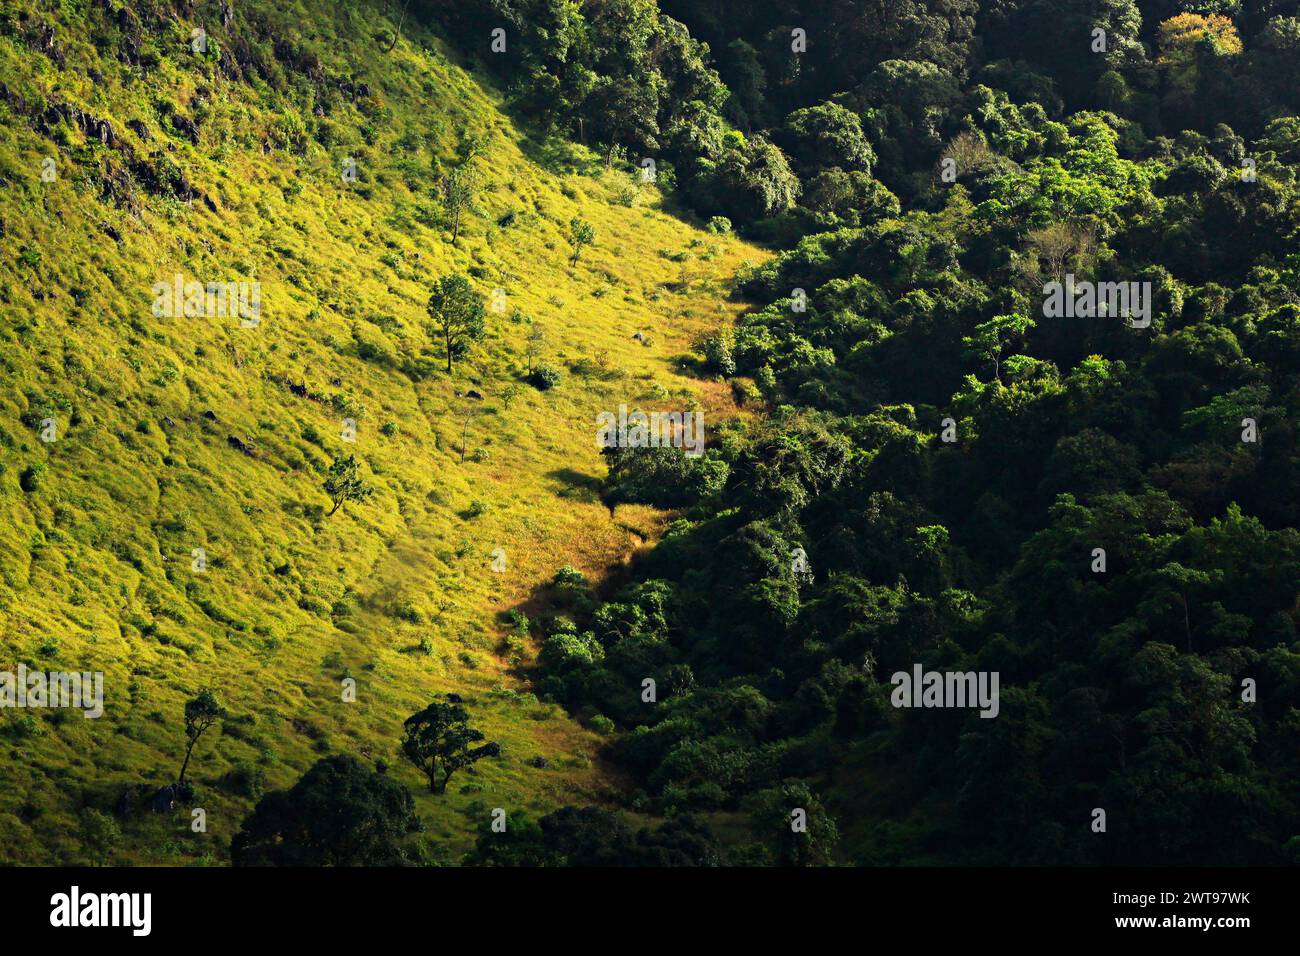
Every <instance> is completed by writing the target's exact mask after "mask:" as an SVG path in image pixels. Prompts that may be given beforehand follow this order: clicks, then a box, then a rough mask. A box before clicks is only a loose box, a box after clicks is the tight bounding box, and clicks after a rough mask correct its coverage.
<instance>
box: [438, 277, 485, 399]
mask: <svg viewBox="0 0 1300 956" xmlns="http://www.w3.org/2000/svg"><path fill="white" fill-rule="evenodd" d="M428 310H429V318H430V319H431V320H432V322H431V324H430V326H429V329H428V332H429V335H430V336H431V337H434V336H436V337H439V338H441V339H442V341H443V345H444V346H445V348H446V349H447V374H449V375H450V374H451V363H452V360H453V359H454V358H458V357H460V356H462V355H464V354H465V353H466V352H468V351H469V343H471V342H477V341H479V340H480V339H482V338H483V336H484V335H486V334H487V327H486V325H485V324H484V322H483V297H482V296H481V295H479V294H478V293H477V292H475V291H474V287H473V286H472V285H470V283H469V280H468V279H466V278H465V277H464V276H463V275H460V274H459V273H454V272H453V273H451V274H450V275H445V276H443V277H442V278H441V279H439V280H438V281H437V283H436V284H435V285H434V287H433V292H432V294H431V295H430V296H429V305H428Z"/></svg>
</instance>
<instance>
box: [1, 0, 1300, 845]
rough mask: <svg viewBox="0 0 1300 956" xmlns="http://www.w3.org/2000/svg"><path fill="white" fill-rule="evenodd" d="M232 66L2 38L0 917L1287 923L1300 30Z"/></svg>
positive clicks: (840, 10)
mask: <svg viewBox="0 0 1300 956" xmlns="http://www.w3.org/2000/svg"><path fill="white" fill-rule="evenodd" d="M46 7H49V8H50V9H46ZM273 7H274V5H269V4H253V3H249V4H242V3H240V4H234V3H226V2H207V0H179V2H174V3H173V2H166V0H147V2H142V3H140V4H135V5H127V4H122V3H119V2H118V0H84V2H83V0H64V2H63V3H61V4H57V3H56V4H26V3H19V2H16V0H0V69H3V70H4V73H3V75H2V76H0V118H2V119H3V121H4V122H3V126H2V127H0V186H3V188H4V192H3V193H2V194H0V200H2V201H3V206H2V207H0V239H3V240H4V256H3V260H4V261H3V269H4V273H3V275H2V276H0V302H3V304H4V306H5V307H6V310H7V311H8V312H10V313H12V315H13V316H14V318H13V320H12V321H8V320H7V321H6V323H5V325H4V327H3V328H2V329H0V337H2V338H3V341H4V343H5V352H6V353H7V354H6V355H4V356H0V368H2V369H3V371H4V373H5V374H6V378H7V383H6V385H5V388H4V390H3V393H2V394H0V406H2V407H3V411H4V421H3V422H2V423H0V446H3V450H4V456H5V461H4V462H0V504H2V506H3V511H4V514H6V515H7V516H8V517H9V519H10V520H9V523H10V524H11V525H12V528H11V529H9V530H6V531H4V532H3V533H0V624H2V625H3V627H4V631H5V639H6V641H7V642H8V643H7V646H6V650H7V651H8V652H9V656H10V657H11V658H12V659H13V660H14V662H15V663H16V664H17V663H22V664H23V666H24V667H30V668H32V669H35V668H36V667H38V666H40V663H41V662H42V661H49V662H56V663H57V662H60V661H62V662H64V663H66V664H70V663H71V661H72V659H73V654H72V652H73V651H74V650H75V651H76V652H77V653H78V654H79V655H81V656H80V657H78V658H77V660H82V659H85V658H94V659H95V660H100V661H102V660H109V662H110V664H111V666H107V665H106V666H105V669H107V670H108V671H109V673H108V678H109V680H108V684H109V686H110V688H119V690H118V691H116V693H117V696H116V697H114V696H113V693H112V692H111V693H110V694H109V695H108V698H107V699H108V704H109V706H108V708H107V712H108V718H107V720H106V721H104V724H103V725H96V727H95V728H91V729H88V728H86V727H83V726H82V722H81V721H80V718H77V719H74V720H71V721H65V720H64V719H63V717H62V715H58V716H57V717H47V718H45V719H42V720H37V719H36V718H33V717H31V716H30V715H24V716H23V717H21V718H19V717H16V716H15V715H5V720H4V721H3V722H0V738H3V751H0V756H4V757H5V759H7V760H9V761H11V762H12V766H13V768H14V773H13V780H12V786H11V788H10V790H11V791H12V792H10V793H8V794H5V793H0V838H2V839H3V842H4V843H5V845H6V846H7V847H8V848H9V849H8V850H7V851H6V855H5V861H6V862H12V861H13V860H15V859H22V858H25V859H28V860H29V861H30V860H31V859H33V858H36V857H37V855H38V854H44V853H47V852H48V853H49V854H50V857H51V858H54V859H61V860H64V861H77V862H81V861H84V860H86V859H90V860H93V861H95V862H115V861H116V862H122V861H124V860H129V861H138V860H164V861H167V862H177V861H180V860H186V861H189V862H198V863H205V864H209V863H225V862H230V863H233V864H235V865H358V864H369V865H396V864H438V865H444V864H466V865H498V866H607V865H625V866H676V865H686V866H719V865H722V866H773V865H779V866H821V865H858V866H876V865H1043V864H1057V865H1102V864H1121V865H1197V864H1219V865H1246V864H1250V865H1261V864H1265V865H1277V864H1296V863H1300V823H1297V821H1298V820H1300V746H1297V744H1300V636H1298V634H1297V627H1298V625H1300V531H1297V525H1298V524H1300V496H1298V495H1297V489H1300V432H1298V430H1297V424H1296V423H1297V417H1298V416H1300V0H1203V2H1197V0H1150V2H1147V0H879V2H865V0H819V2H815V3H814V2H809V3H795V2H786V0H764V2H748V0H744V2H742V0H658V2H656V0H396V2H393V3H370V2H360V0H358V2H351V3H339V4H326V5H325V6H324V7H321V6H319V5H316V4H315V3H314V0H294V3H293V4H292V5H291V8H290V7H287V8H286V9H285V10H284V11H279V12H276V11H275V10H274V9H273ZM38 8H39V9H38ZM299 21H301V23H299ZM198 23H202V24H204V25H205V26H204V29H203V30H197V28H196V32H195V33H193V34H191V29H190V28H191V25H192V24H198ZM299 26H301V32H296V31H298V28H299ZM200 35H201V36H200ZM191 36H195V37H199V39H194V40H193V41H191ZM200 40H201V49H200V46H199V45H198V44H200ZM191 42H192V43H193V44H195V45H193V46H191ZM192 53H193V55H192ZM106 75H107V78H106ZM516 131H517V132H516ZM46 153H48V154H49V155H50V156H51V157H57V162H56V160H55V159H54V158H50V159H49V160H48V163H49V164H51V165H49V166H48V168H47V167H45V166H43V165H41V162H42V161H41V157H42V156H44V155H45V154H46ZM340 162H341V163H342V166H341V169H342V174H341V175H340V173H339V170H340ZM56 168H57V169H58V170H60V173H59V175H60V176H62V177H63V178H62V179H59V178H57V177H55V176H53V175H51V176H50V177H47V178H45V179H44V180H43V182H44V183H45V185H44V186H42V185H41V184H40V182H41V181H40V180H38V178H37V177H38V174H39V171H40V170H42V169H44V170H45V171H50V170H54V169H56ZM69 168H71V169H72V170H73V173H72V174H71V175H69V174H67V173H64V172H62V171H63V170H66V169H69ZM34 171H35V172H34ZM349 177H350V178H349ZM46 187H48V188H46ZM42 190H45V191H43V192H42ZM59 190H65V191H64V192H59ZM647 196H649V197H651V198H647ZM51 197H53V198H51ZM52 203H53V205H52ZM56 222H57V223H60V227H59V228H60V229H61V230H62V233H61V235H63V236H64V237H65V238H62V239H57V240H56V239H52V238H50V235H51V230H52V228H53V227H52V223H56ZM64 223H66V226H65V225H63V224H64ZM66 236H74V237H75V239H74V240H67V239H66ZM64 241H68V242H74V241H75V243H77V244H76V245H71V244H70V245H59V244H58V243H60V242H64ZM155 266H157V267H158V268H162V267H163V266H165V267H166V274H167V275H170V274H171V271H172V270H173V268H174V270H175V272H176V274H177V279H176V282H177V283H178V286H177V291H178V296H179V290H180V285H179V284H180V282H181V278H180V272H181V270H182V268H191V269H193V270H194V271H195V273H196V274H203V275H221V276H223V277H225V276H227V274H238V275H240V276H243V275H245V274H248V275H253V274H257V275H260V276H262V277H263V279H264V281H265V283H266V286H267V290H268V292H267V300H268V303H269V305H268V313H267V314H268V316H271V317H272V318H270V319H268V321H267V322H266V323H265V327H266V328H265V330H264V332H265V335H266V338H262V339H257V338H252V337H245V338H243V339H238V338H236V336H237V335H239V334H240V333H239V332H238V331H237V330H235V328H234V327H235V323H227V325H226V327H225V328H224V329H216V330H215V331H214V330H212V329H211V328H208V327H203V329H202V330H201V331H195V330H194V327H186V326H182V325H180V323H177V322H172V323H171V324H168V323H167V322H165V321H163V315H162V313H161V312H160V311H159V310H158V308H157V307H155V309H154V311H153V313H152V317H150V316H149V311H148V305H147V300H146V299H145V298H142V291H143V290H146V289H149V288H150V287H151V285H152V283H153V282H154V281H155V280H157V279H158V276H157V275H155V274H153V272H152V271H151V270H153V269H154V268H155ZM202 270H207V271H202ZM167 281H168V282H169V281H170V279H168V280H167ZM223 281H225V280H224V278H223ZM164 288H165V289H166V288H167V283H166V282H164ZM124 290H125V291H124ZM168 294H170V293H168ZM178 301H179V299H178ZM507 301H508V303H509V304H508V305H507V304H506V303H507ZM521 304H522V305H521ZM498 305H499V306H500V307H499V308H498ZM83 309H85V310H86V311H84V312H83ZM182 311H183V310H182ZM187 315H188V314H182V315H181V316H180V318H182V319H183V318H185V317H187ZM166 317H167V318H175V316H172V315H170V314H168V315H167V316H166ZM277 323H278V324H277ZM259 334H261V333H259ZM277 336H278V338H277ZM249 343H252V344H249ZM92 347H94V348H96V349H98V351H90V349H91V348H92ZM101 347H102V348H101ZM20 383H21V385H20ZM20 391H21V393H22V394H20ZM701 396H703V397H701ZM620 402H622V403H623V404H630V405H631V407H632V408H633V409H634V410H644V411H646V412H649V411H651V410H667V409H669V408H670V407H672V408H679V407H683V406H686V407H691V408H699V407H706V408H707V412H708V417H707V425H706V427H707V431H706V435H707V440H706V442H705V445H704V449H703V453H702V454H698V455H697V454H684V453H683V449H682V447H680V444H679V445H677V446H674V445H672V444H667V443H666V444H663V445H660V446H658V447H635V445H636V443H631V445H628V444H626V443H623V444H619V443H614V444H611V445H610V446H608V447H604V448H603V449H593V448H592V447H591V446H592V443H591V440H590V438H591V435H592V433H593V432H594V431H595V428H594V426H593V425H592V424H591V423H592V418H593V416H599V414H601V413H602V412H603V413H607V414H612V413H608V412H607V411H606V410H607V409H609V408H611V407H613V408H617V407H619V403H620ZM702 403H703V405H702ZM338 420H341V421H342V422H343V423H344V425H343V438H342V441H344V442H348V443H350V444H347V445H340V444H338V439H336V438H334V433H335V431H336V430H337V428H338V424H337V421H338ZM596 420H597V421H599V418H598V417H597V419H596ZM358 422H359V423H360V424H359V425H358ZM381 422H382V424H381ZM348 423H351V424H350V425H349V424H348ZM54 427H57V428H58V429H63V430H64V431H63V432H60V435H63V434H64V432H66V436H67V437H66V438H63V437H61V438H60V443H59V444H56V443H54V442H53V440H52V439H46V438H41V439H39V440H38V439H37V438H36V437H34V436H35V435H37V434H38V433H41V432H42V430H46V431H48V430H49V429H51V428H54ZM349 428H351V430H352V431H351V434H349V433H348V429H349ZM358 428H359V429H360V433H361V436H362V438H363V439H364V440H363V441H360V442H358V440H357V430H358ZM574 435H577V436H578V437H577V438H573V437H572V436H574ZM88 436H89V437H88ZM566 436H567V437H566ZM254 438H255V439H256V440H254ZM41 442H44V444H41ZM578 444H581V446H582V447H581V449H579V448H578V447H577V446H578ZM643 444H644V443H643ZM74 454H75V455H76V456H79V457H73V455H74ZM583 455H585V456H587V458H586V459H584V458H582V456H583ZM588 459H589V460H588ZM584 469H589V470H595V471H597V472H598V477H597V478H595V479H588V478H586V477H585V475H586V471H584ZM326 498H328V503H325V504H322V503H321V502H323V501H325V499H326ZM665 516H666V517H665ZM660 519H662V521H661V523H659V524H656V522H660ZM628 542H631V543H630V544H629V543H628ZM642 543H648V544H647V546H646V547H638V546H637V545H639V544H642ZM199 545H202V547H199ZM209 552H210V553H211V555H212V557H211V559H210V561H211V567H210V568H209V565H208V561H209V558H208V554H209ZM625 552H626V553H625ZM190 555H194V556H195V557H194V559H193V560H194V562H195V563H194V564H192V565H191V557H190ZM178 557H179V560H178ZM168 561H170V562H171V563H170V564H164V562H168ZM577 565H582V569H579V567H578V566H577ZM186 567H190V568H191V569H192V571H193V572H196V573H195V574H189V573H188V572H186V571H185V568H186ZM489 567H490V571H489V570H487V569H488V568H489ZM602 569H603V570H610V569H612V573H607V574H602V573H600V571H601V570H602ZM507 570H508V571H509V572H511V573H513V574H514V575H515V577H513V578H511V577H509V576H508V575H507V574H506V573H505V572H506V571H507ZM209 571H211V572H212V573H211V574H209V575H208V577H206V578H200V577H198V576H197V574H198V573H204V574H207V573H208V572H209ZM503 581H510V582H514V583H513V585H510V586H514V587H515V588H516V590H514V591H511V590H510V589H509V587H510V586H507V585H506V584H502V583H501V582H503ZM520 582H522V583H520ZM55 632H57V633H58V635H63V636H53V635H54V633H55ZM934 673H938V674H940V675H941V676H942V675H943V674H948V675H953V674H958V675H960V674H970V675H972V681H974V675H979V681H980V683H979V686H980V688H981V699H980V703H981V704H982V705H984V706H982V707H977V706H974V701H973V700H966V698H965V697H963V698H962V700H963V701H965V704H964V705H959V706H952V705H951V703H948V704H944V703H943V701H942V700H941V699H940V700H937V701H933V702H932V701H931V700H930V698H929V697H928V696H926V695H923V694H922V692H921V690H920V684H921V682H922V675H929V674H934ZM913 674H915V675H916V676H915V678H912V677H911V675H913ZM900 677H902V678H903V679H904V680H905V681H906V680H912V679H914V680H915V681H916V684H917V686H916V687H914V688H912V690H911V691H903V688H902V687H901V686H900V681H899V678H900ZM986 679H987V680H989V681H991V685H989V686H991V688H992V697H991V698H989V699H986V698H984V696H983V694H984V691H985V690H986V689H987V688H986V684H985V681H986ZM340 681H341V682H342V686H343V688H344V693H343V701H342V703H339V701H338V697H339V694H338V686H339V683H340ZM909 686H910V685H909ZM971 686H972V688H973V687H974V686H975V685H974V683H972V685H971ZM349 691H351V692H354V693H360V695H361V698H360V699H361V701H362V703H361V705H357V706H354V705H355V702H356V698H355V697H354V698H353V699H352V700H349V698H348V696H347V694H348V693H349ZM900 691H902V692H900ZM151 695H152V696H151ZM408 715H409V716H408ZM91 723H92V724H94V723H96V722H94V721H92V722H91ZM98 726H106V727H108V728H110V729H107V730H104V731H100V730H99V729H98ZM33 753H35V754H37V755H39V759H33V758H32V756H31V755H32V754H33ZM589 754H595V756H594V758H592V757H590V756H589ZM164 757H165V760H166V761H167V762H168V764H167V766H166V767H163V766H162V765H163V761H164ZM173 757H174V758H175V760H174V762H175V763H176V764H177V765H179V768H180V772H179V776H176V775H175V772H174V769H175V768H174V767H172V766H171V765H170V762H172V760H173ZM182 760H183V762H182ZM548 775H549V776H548ZM160 785H161V786H160ZM200 798H201V799H200ZM200 804H201V805H202V807H203V808H204V809H203V813H204V819H205V820H206V819H208V818H209V817H210V818H211V821H212V826H213V834H214V838H213V839H207V837H206V836H204V837H203V839H204V840H206V842H203V843H201V844H198V843H186V842H185V841H186V840H189V839H190V833H189V832H185V833H184V835H183V836H177V833H178V832H180V831H181V830H184V829H186V828H189V827H190V814H191V813H197V812H198V811H197V810H195V809H192V808H193V807H197V806H199V805H200ZM453 813H455V814H460V815H462V816H461V817H453V816H452V814H453ZM167 814H171V815H172V816H175V817H176V818H177V819H182V820H183V823H182V824H176V823H175V820H173V819H172V817H169V816H167ZM196 819H197V818H196ZM430 820H432V821H433V823H432V825H430V822H429V821H430ZM193 832H194V833H199V832H200V831H198V830H197V829H195V830H194V831H193ZM201 832H202V833H203V834H205V835H206V834H207V831H206V829H205V830H203V831H201ZM65 834H66V836H65ZM453 848H454V850H453Z"/></svg>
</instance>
